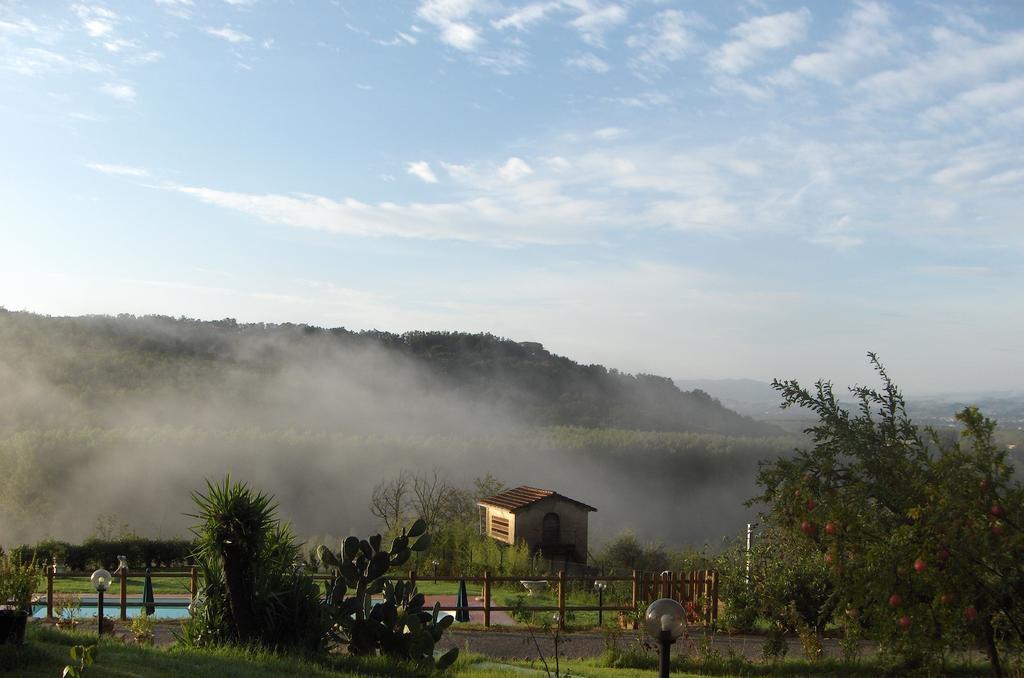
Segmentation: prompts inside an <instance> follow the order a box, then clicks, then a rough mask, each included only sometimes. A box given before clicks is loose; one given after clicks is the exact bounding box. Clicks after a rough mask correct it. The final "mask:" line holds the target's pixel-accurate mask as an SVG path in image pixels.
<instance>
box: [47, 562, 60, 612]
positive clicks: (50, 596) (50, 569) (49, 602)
mask: <svg viewBox="0 0 1024 678" xmlns="http://www.w3.org/2000/svg"><path fill="white" fill-rule="evenodd" d="M55 574H57V558H56V557H54V559H53V564H52V565H50V566H49V567H48V568H46V618H47V619H53V576H54V575H55Z"/></svg>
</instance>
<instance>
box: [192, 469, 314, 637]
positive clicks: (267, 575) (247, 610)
mask: <svg viewBox="0 0 1024 678" xmlns="http://www.w3.org/2000/svg"><path fill="white" fill-rule="evenodd" d="M193 499H194V501H195V503H196V505H197V507H198V509H199V510H198V513H196V514H194V516H193V517H196V518H198V519H199V520H200V521H201V522H200V524H199V525H197V526H196V527H195V528H194V532H195V535H196V539H197V548H196V551H195V554H194V558H195V560H196V562H197V565H198V567H199V568H200V571H201V573H202V575H203V576H202V582H203V584H202V589H201V591H200V595H199V598H200V600H199V602H198V604H196V606H195V608H194V610H193V613H192V616H191V617H190V618H189V620H188V621H186V622H185V624H184V625H183V626H182V638H181V639H182V641H183V643H184V644H185V645H190V646H207V645H218V644H223V643H239V644H243V645H248V644H257V645H262V646H264V647H268V648H272V649H286V648H294V649H301V650H320V649H322V648H323V642H324V636H325V633H324V630H325V627H326V621H325V614H324V609H323V607H322V606H321V604H320V589H319V587H318V586H317V585H316V584H315V583H314V582H313V580H312V579H311V578H310V577H309V576H306V575H304V574H303V573H302V571H301V559H300V556H301V545H300V544H299V543H298V542H297V540H296V538H295V535H294V534H293V533H292V531H291V528H290V527H289V526H288V525H284V524H282V523H281V522H280V521H279V520H278V519H277V505H276V504H274V503H273V500H272V498H271V497H268V496H267V495H264V494H262V493H258V492H255V491H253V490H251V489H250V488H249V487H248V486H246V485H245V484H244V483H231V480H230V478H226V479H225V480H224V482H223V483H222V484H218V485H214V484H212V483H210V482H209V481H208V482H207V492H206V494H199V493H194V494H193Z"/></svg>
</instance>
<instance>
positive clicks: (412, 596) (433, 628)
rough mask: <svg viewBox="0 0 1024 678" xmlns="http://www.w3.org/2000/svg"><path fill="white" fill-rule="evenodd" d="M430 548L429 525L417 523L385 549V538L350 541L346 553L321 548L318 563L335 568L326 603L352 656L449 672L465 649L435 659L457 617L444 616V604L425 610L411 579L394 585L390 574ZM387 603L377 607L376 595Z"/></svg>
mask: <svg viewBox="0 0 1024 678" xmlns="http://www.w3.org/2000/svg"><path fill="white" fill-rule="evenodd" d="M428 548H430V535H429V534H427V524H426V523H425V522H424V521H423V520H417V521H416V522H415V523H413V525H412V527H410V528H409V529H408V530H405V529H403V530H402V533H401V534H400V535H399V536H397V537H395V539H394V540H393V541H392V542H391V546H390V547H389V548H387V549H385V548H384V547H383V539H382V538H381V536H380V535H379V534H377V535H374V536H372V537H370V538H369V539H358V538H356V537H349V538H348V539H346V540H345V543H344V544H343V545H342V547H341V550H340V552H338V553H334V552H332V551H331V550H330V549H328V548H327V547H326V546H323V545H321V546H319V547H318V548H317V559H318V560H319V561H320V562H321V563H322V564H323V565H324V566H326V567H328V568H330V569H331V570H332V572H333V574H334V578H333V579H332V580H331V581H330V582H328V587H327V597H326V599H325V603H324V604H325V605H326V606H327V609H328V613H329V614H330V617H331V622H332V624H331V630H330V632H329V633H330V636H331V639H332V640H333V641H334V642H338V643H345V644H347V645H348V650H349V652H351V653H352V654H378V653H379V654H384V655H389V656H392V657H398V658H402V659H409V660H412V661H415V662H417V663H418V664H420V665H423V666H433V667H435V668H437V669H445V668H447V667H449V666H451V664H452V663H453V662H454V661H455V659H456V658H457V657H458V654H459V651H458V649H457V648H453V649H451V650H449V651H448V652H446V653H445V654H443V655H441V656H440V657H438V658H436V659H435V658H434V645H435V644H436V643H437V642H438V641H439V640H441V636H442V634H443V633H444V630H445V629H446V628H448V627H449V626H450V625H451V623H452V621H453V619H452V617H450V616H447V615H446V616H443V617H442V616H441V606H440V604H435V605H434V607H433V609H430V610H428V609H425V608H424V606H423V603H424V599H423V594H422V593H419V592H417V591H416V585H415V584H414V583H412V582H410V581H403V580H397V581H394V582H392V581H390V580H388V579H387V578H386V576H387V573H388V570H390V569H391V568H393V567H400V566H402V565H404V564H405V563H406V562H407V561H408V560H409V556H410V555H411V554H412V552H413V551H425V550H426V549H428ZM374 596H379V597H380V598H381V599H382V600H380V601H379V602H377V603H376V604H374V602H373V597H374Z"/></svg>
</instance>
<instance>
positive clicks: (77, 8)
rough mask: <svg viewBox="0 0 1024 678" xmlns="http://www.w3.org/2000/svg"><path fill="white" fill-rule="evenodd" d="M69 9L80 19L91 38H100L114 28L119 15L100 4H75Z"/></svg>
mask: <svg viewBox="0 0 1024 678" xmlns="http://www.w3.org/2000/svg"><path fill="white" fill-rule="evenodd" d="M71 10H72V11H73V12H74V13H75V14H76V15H77V16H78V18H79V19H81V21H82V28H83V29H84V30H85V32H86V33H88V34H89V35H90V36H91V37H93V38H101V37H103V36H105V35H107V34H109V33H110V32H111V31H113V30H114V24H115V23H117V21H118V19H119V17H118V16H117V14H115V13H114V12H112V11H110V10H109V9H107V8H106V7H103V6H102V5H84V4H76V5H72V6H71Z"/></svg>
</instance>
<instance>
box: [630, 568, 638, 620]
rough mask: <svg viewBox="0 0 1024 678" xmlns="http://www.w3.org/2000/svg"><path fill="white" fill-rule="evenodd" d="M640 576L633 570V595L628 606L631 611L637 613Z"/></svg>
mask: <svg viewBox="0 0 1024 678" xmlns="http://www.w3.org/2000/svg"><path fill="white" fill-rule="evenodd" d="M640 576H641V573H640V572H639V571H637V570H633V595H632V597H631V598H630V601H629V604H630V606H632V608H633V611H634V612H636V611H637V605H638V604H639V599H640Z"/></svg>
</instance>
